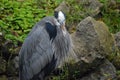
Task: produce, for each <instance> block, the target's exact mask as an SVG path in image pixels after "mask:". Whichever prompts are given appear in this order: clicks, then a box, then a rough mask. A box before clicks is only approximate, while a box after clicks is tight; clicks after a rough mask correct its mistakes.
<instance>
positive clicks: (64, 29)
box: [61, 25, 66, 36]
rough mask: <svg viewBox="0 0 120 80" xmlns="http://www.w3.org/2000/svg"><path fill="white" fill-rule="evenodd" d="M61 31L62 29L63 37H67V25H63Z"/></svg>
mask: <svg viewBox="0 0 120 80" xmlns="http://www.w3.org/2000/svg"><path fill="white" fill-rule="evenodd" d="M61 29H62V32H63V35H64V36H65V35H66V28H65V25H62V26H61Z"/></svg>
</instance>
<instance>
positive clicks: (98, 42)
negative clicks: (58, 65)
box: [69, 17, 116, 80]
mask: <svg viewBox="0 0 120 80" xmlns="http://www.w3.org/2000/svg"><path fill="white" fill-rule="evenodd" d="M72 40H73V44H74V46H75V47H74V52H75V53H76V55H77V57H78V59H79V62H77V63H75V64H74V65H73V66H71V67H70V69H72V70H69V71H71V72H70V73H74V71H79V72H78V73H79V74H77V76H76V78H77V79H78V78H79V79H80V80H81V79H82V78H83V77H89V78H90V77H91V76H93V75H97V74H98V73H99V71H101V70H102V71H103V72H101V73H100V75H98V77H101V78H103V79H101V80H106V77H105V76H103V75H104V74H103V73H104V72H106V74H107V72H108V73H109V72H111V73H110V75H113V76H111V77H110V76H108V77H107V79H108V78H110V79H111V78H112V79H113V78H114V77H115V73H116V70H115V68H114V66H113V65H112V64H111V63H110V62H109V61H106V57H107V56H109V55H110V54H112V53H113V52H114V50H115V49H116V47H115V46H114V38H113V36H112V35H111V33H110V32H109V30H108V27H107V26H106V25H105V24H104V23H103V22H99V21H96V20H94V19H93V18H92V17H87V18H85V19H84V20H82V21H81V22H80V23H79V24H78V26H77V30H76V32H75V33H73V34H72ZM113 48H114V49H113ZM102 65H104V66H102ZM108 65H111V66H110V67H112V68H110V69H108V70H107V69H106V67H108ZM76 66H77V67H76ZM99 67H100V69H99ZM76 69H77V70H76ZM97 72H98V73H97ZM112 72H114V73H113V74H112ZM92 73H94V74H92ZM89 75H91V76H89ZM98 77H96V79H94V78H91V79H82V80H99V79H97V78H98Z"/></svg>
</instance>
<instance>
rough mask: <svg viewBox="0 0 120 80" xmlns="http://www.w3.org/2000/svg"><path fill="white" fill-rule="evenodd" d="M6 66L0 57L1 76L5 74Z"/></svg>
mask: <svg viewBox="0 0 120 80" xmlns="http://www.w3.org/2000/svg"><path fill="white" fill-rule="evenodd" d="M6 64H7V62H6V61H5V60H4V59H3V58H2V57H0V74H2V75H3V74H4V73H5V72H6Z"/></svg>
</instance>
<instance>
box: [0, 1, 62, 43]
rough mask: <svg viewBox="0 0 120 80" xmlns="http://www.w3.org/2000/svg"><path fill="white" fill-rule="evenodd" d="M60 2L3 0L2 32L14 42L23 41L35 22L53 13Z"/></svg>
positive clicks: (0, 28) (1, 13) (1, 4)
mask: <svg viewBox="0 0 120 80" xmlns="http://www.w3.org/2000/svg"><path fill="white" fill-rule="evenodd" d="M38 1H39V4H40V5H39V8H38ZM42 2H44V3H42ZM45 2H46V3H45ZM58 3H60V1H59V0H56V1H52V0H45V1H42V0H37V1H35V0H23V1H22V0H1V1H0V32H2V33H3V34H4V36H5V39H9V40H12V41H13V42H14V43H17V41H20V42H23V40H24V38H25V37H26V36H27V34H28V33H29V32H30V30H31V29H32V27H33V26H34V25H35V23H36V22H38V21H39V20H40V19H41V18H43V17H45V16H48V15H51V14H53V11H54V10H53V9H54V8H55V7H56V6H57V5H58ZM41 4H42V5H41ZM47 5H48V6H47ZM50 13H51V14H50Z"/></svg>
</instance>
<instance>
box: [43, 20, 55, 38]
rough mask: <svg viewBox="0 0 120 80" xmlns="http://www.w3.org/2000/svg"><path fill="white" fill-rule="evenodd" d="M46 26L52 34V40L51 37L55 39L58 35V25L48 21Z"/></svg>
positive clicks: (50, 34)
mask: <svg viewBox="0 0 120 80" xmlns="http://www.w3.org/2000/svg"><path fill="white" fill-rule="evenodd" d="M45 28H46V30H47V32H48V34H49V36H50V40H51V39H54V38H55V37H56V35H57V30H56V26H55V25H52V24H51V23H49V22H46V24H45Z"/></svg>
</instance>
